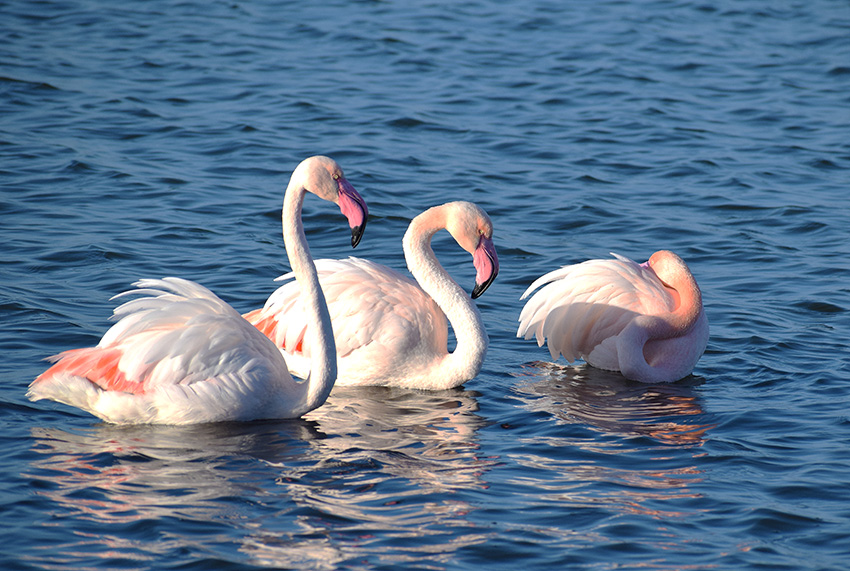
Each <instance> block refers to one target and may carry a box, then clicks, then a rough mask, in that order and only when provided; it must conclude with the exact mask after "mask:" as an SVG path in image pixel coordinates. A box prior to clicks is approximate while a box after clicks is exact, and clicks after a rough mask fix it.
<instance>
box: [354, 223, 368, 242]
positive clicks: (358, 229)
mask: <svg viewBox="0 0 850 571" xmlns="http://www.w3.org/2000/svg"><path fill="white" fill-rule="evenodd" d="M365 229H366V222H365V221H364V222H363V224H361V225H360V226H355V227H354V228H352V229H351V247H352V248H356V247H357V244H359V243H360V239H361V238H363V231H364V230H365Z"/></svg>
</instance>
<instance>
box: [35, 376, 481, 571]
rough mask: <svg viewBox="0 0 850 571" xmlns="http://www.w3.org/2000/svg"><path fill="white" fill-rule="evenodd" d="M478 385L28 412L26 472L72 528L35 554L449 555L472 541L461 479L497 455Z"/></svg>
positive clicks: (55, 558) (273, 560)
mask: <svg viewBox="0 0 850 571" xmlns="http://www.w3.org/2000/svg"><path fill="white" fill-rule="evenodd" d="M475 396H476V395H475V393H472V392H470V391H464V390H453V391H445V392H439V393H425V392H418V391H400V390H398V391H396V390H391V389H380V388H354V387H352V388H347V389H344V390H341V391H340V390H338V391H335V392H334V394H333V395H332V397H331V399H330V400H329V402H328V403H327V405H326V406H324V407H322V408H321V409H319V410H317V411H315V412H314V413H312V414H311V415H310V416H309V418H308V419H306V420H299V421H284V422H260V423H227V424H212V425H201V426H191V427H166V426H140V427H132V426H131V427H118V426H111V425H97V426H94V427H92V428H88V429H83V430H79V431H74V432H69V431H63V430H59V429H51V428H34V429H33V430H32V436H33V440H34V444H33V447H32V450H33V452H34V453H35V455H36V458H35V459H34V460H33V461H32V462H31V464H30V466H29V467H28V468H27V469H26V471H27V472H28V473H27V477H28V478H29V479H30V481H32V482H33V487H34V489H35V490H36V494H37V496H38V497H40V498H41V500H40V501H41V502H42V504H43V507H42V511H43V513H44V514H45V517H46V520H47V521H49V522H50V525H56V526H73V529H74V533H75V535H76V537H78V538H79V542H78V543H77V544H73V545H72V544H66V545H63V546H61V549H53V550H51V552H50V553H39V554H33V562H34V563H36V564H38V565H40V566H44V567H50V566H55V565H67V564H75V565H79V564H80V562H81V561H82V560H83V559H86V560H88V561H89V562H90V561H92V560H93V559H97V558H101V559H102V560H104V559H109V558H112V557H117V556H120V557H121V558H125V559H129V560H138V561H144V560H148V559H152V558H155V557H161V556H167V555H168V553H169V552H172V551H173V550H182V551H185V550H187V549H188V550H190V551H192V552H194V553H197V554H198V555H199V556H201V555H203V556H204V557H208V556H210V553H215V554H217V556H218V557H221V558H222V559H224V560H226V561H234V560H236V561H240V562H243V563H244V562H245V561H246V559H247V561H248V562H250V563H254V564H259V565H273V566H279V567H302V566H303V567H310V568H320V569H321V568H334V567H335V566H336V564H337V563H339V562H341V561H344V560H346V559H348V558H351V557H364V556H368V555H374V554H375V553H380V555H381V559H382V560H386V561H395V562H404V561H407V560H415V559H416V558H417V557H418V556H421V555H422V554H423V553H428V556H429V558H430V559H432V560H437V559H440V558H441V557H445V558H448V557H449V556H450V554H451V553H452V552H454V551H455V550H456V549H457V548H458V547H460V546H462V545H466V544H470V543H476V542H479V541H481V537H480V536H479V535H478V533H477V532H476V531H475V530H474V526H472V525H470V524H469V523H468V522H466V521H465V516H466V514H467V513H468V512H469V511H470V510H471V509H472V507H471V505H470V504H469V503H468V502H466V501H464V500H462V499H459V498H457V497H456V496H457V494H456V492H458V491H461V490H465V489H481V488H484V487H486V486H487V484H486V483H485V482H484V481H483V479H482V476H483V475H484V473H485V472H486V471H487V470H489V469H490V468H491V467H492V466H494V465H495V464H496V461H495V460H494V459H488V458H480V457H479V456H478V448H479V444H478V442H477V435H476V431H477V430H478V429H479V428H480V427H481V426H483V425H484V420H483V419H482V418H481V417H480V416H478V415H477V414H476V411H477V402H476V400H475ZM448 528H452V532H451V535H452V540H451V541H450V542H448V541H445V537H444V535H445V533H446V530H447V529H448ZM457 528H460V529H461V530H465V529H468V531H469V533H467V534H465V535H464V533H463V532H461V533H459V532H458V529H457ZM412 537H416V538H417V541H416V542H410V541H406V540H409V538H412ZM429 537H432V538H433V540H429V539H428V538H429ZM119 554H120V555H119Z"/></svg>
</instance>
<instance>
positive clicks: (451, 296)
mask: <svg viewBox="0 0 850 571" xmlns="http://www.w3.org/2000/svg"><path fill="white" fill-rule="evenodd" d="M445 227H446V209H445V208H444V207H439V206H438V207H434V208H432V209H430V210H429V211H427V212H426V213H424V214H422V215H420V216H417V217H416V218H415V219H414V220H413V222H411V224H410V226H409V227H408V229H407V232H406V233H405V234H404V239H403V240H402V246H403V248H404V258H405V260H406V261H407V267H408V269H409V270H410V273H411V274H413V277H414V278H416V281H417V282H419V285H420V286H421V287H422V289H423V290H424V291H425V293H427V294H428V295H430V296H431V298H432V299H433V300H434V301H435V302H436V303H437V305H438V306H439V307H440V309H442V310H443V313H445V314H446V317H447V318H448V320H449V322H450V323H451V325H452V329H454V332H455V338H456V339H457V347H456V348H455V350H454V351H453V352H452V353H448V352H447V353H446V354H445V356H443V357H442V358H441V359H440V360H439V362H438V363H437V366H436V368H435V370H433V373H432V374H431V375H429V376H432V378H434V379H438V380H439V383H440V384H441V385H444V386H445V387H454V386H457V385H459V384H461V383H462V382H464V381H466V380H468V379H471V378H472V377H474V376H475V375H477V374H478V371H480V370H481V365H482V363H483V362H484V355H485V354H486V353H487V344H488V339H487V332H486V331H485V330H484V323H483V322H482V320H481V314H480V313H479V312H478V308H477V307H476V306H475V303H474V302H473V301H472V299H471V298H470V297H469V295H467V293H466V292H465V291H464V290H463V289H462V288H461V287H460V286H459V285H458V284H457V282H455V281H454V280H453V279H452V278H451V276H450V275H449V274H448V272H446V270H445V269H444V268H443V266H441V265H440V262H439V261H437V257H436V256H435V255H434V250H433V249H431V237H432V236H433V235H434V234H436V233H437V231H439V230H440V229H443V228H445ZM435 388H436V387H435Z"/></svg>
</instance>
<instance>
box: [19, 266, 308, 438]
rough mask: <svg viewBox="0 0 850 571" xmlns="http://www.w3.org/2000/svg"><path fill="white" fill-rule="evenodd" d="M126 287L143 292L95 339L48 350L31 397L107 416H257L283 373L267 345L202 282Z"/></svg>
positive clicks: (131, 419)
mask: <svg viewBox="0 0 850 571" xmlns="http://www.w3.org/2000/svg"><path fill="white" fill-rule="evenodd" d="M134 285H136V286H137V288H138V289H135V290H131V291H128V292H124V293H123V294H119V296H123V295H129V294H137V295H142V296H143V297H139V298H135V299H132V300H130V301H127V302H125V303H123V304H122V305H120V306H118V307H117V308H116V309H115V310H114V318H115V319H116V320H117V322H116V323H115V324H114V325H113V326H112V327H111V328H110V329H109V330H108V331H107V332H106V334H105V335H104V336H103V338H102V339H101V341H100V342H99V343H98V345H97V346H95V347H89V348H84V349H75V350H71V351H66V352H64V353H60V354H59V355H56V356H54V357H53V358H52V359H51V360H53V361H54V364H53V366H52V367H50V368H49V369H48V370H47V371H45V372H44V373H42V374H41V375H39V376H38V377H37V378H36V379H35V380H34V381H33V382H32V384H31V385H30V388H29V392H28V396H29V397H30V398H31V399H33V400H38V399H42V398H51V399H54V400H57V401H59V402H64V403H66V404H70V405H72V406H77V407H79V408H82V409H84V410H87V411H89V412H91V413H92V414H95V415H97V416H99V417H101V418H103V419H105V420H108V421H112V422H169V423H176V424H179V423H187V422H203V421H214V420H225V419H226V420H247V419H249V418H257V417H258V416H257V415H261V414H262V406H263V405H262V402H263V400H264V399H267V398H268V397H269V393H271V392H272V389H273V387H272V386H271V385H272V384H273V383H274V384H276V385H277V384H278V383H279V382H280V381H281V380H283V381H285V380H286V379H291V377H290V376H289V373H288V371H287V369H286V366H285V363H284V360H283V358H282V357H281V355H280V352H279V351H278V350H277V348H276V347H275V346H274V344H272V343H270V342H269V340H268V338H266V337H265V336H264V335H262V334H260V333H259V332H258V331H257V330H256V329H255V328H254V327H252V326H251V325H250V324H249V323H248V322H247V321H245V320H244V319H243V318H242V317H241V316H240V315H239V313H238V312H237V311H236V310H234V309H233V308H232V307H231V306H229V305H228V304H227V303H225V302H224V301H222V300H221V299H220V298H218V297H217V296H216V295H215V294H213V293H212V292H211V291H209V290H208V289H206V288H205V287H203V286H201V285H199V284H196V283H194V282H191V281H188V280H183V279H178V278H165V279H162V280H142V281H139V282H137V283H136V284H134ZM119 296H116V297H119ZM266 385H268V386H267V387H266ZM277 390H280V387H279V386H278V388H277Z"/></svg>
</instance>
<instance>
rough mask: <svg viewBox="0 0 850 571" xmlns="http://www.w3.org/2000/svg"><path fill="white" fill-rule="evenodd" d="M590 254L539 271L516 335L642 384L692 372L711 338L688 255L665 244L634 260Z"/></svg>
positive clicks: (672, 379) (556, 353) (667, 379)
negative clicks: (592, 257)
mask: <svg viewBox="0 0 850 571" xmlns="http://www.w3.org/2000/svg"><path fill="white" fill-rule="evenodd" d="M614 256H615V257H616V259H614V260H607V259H606V260H588V261H586V262H582V263H580V264H575V265H572V266H564V267H563V268H561V269H559V270H555V271H553V272H549V273H548V274H545V275H544V276H542V277H540V278H538V279H537V280H536V281H535V282H534V283H532V284H531V286H530V287H529V288H528V289H527V290H526V291H525V293H524V294H522V297H520V299H525V298H526V297H527V296H528V295H529V294H530V293H531V292H533V291H534V290H535V289H537V288H539V287H541V286H543V287H542V288H541V289H540V291H538V292H537V293H535V294H534V295H533V296H532V297H531V299H529V300H528V302H527V303H526V304H525V307H523V309H522V313H521V314H520V317H519V322H520V325H519V329H518V330H517V337H524V338H525V339H531V337H533V336H536V337H537V344H538V346H542V345H543V343H544V342H545V340H546V339H547V338H548V346H549V352H550V353H551V355H552V359H557V358H558V355H563V356H564V358H565V359H566V360H567V361H568V362H571V363H572V362H573V361H574V360H575V359H577V358H583V359H584V360H585V361H587V363H588V364H590V365H592V366H594V367H598V368H600V369H607V370H610V371H619V372H620V373H622V374H623V376H625V377H626V378H628V379H631V380H635V381H641V382H644V383H668V382H673V381H677V380H679V379H681V378H683V377H686V376H687V375H689V374H690V373H691V371H693V368H694V365H696V363H697V361H698V360H699V358H700V356H701V355H702V354H703V352H704V351H705V347H706V344H707V343H708V318H707V317H706V315H705V310H704V309H703V306H702V293H701V292H700V289H699V286H698V285H697V282H696V280H695V279H694V276H693V274H691V271H690V270H689V269H688V266H687V265H686V264H685V262H684V261H683V260H682V258H680V257H679V256H677V255H676V254H674V253H673V252H670V251H667V250H661V251H659V252H655V253H654V254H653V255H652V257H650V258H649V261H648V262H645V263H643V264H637V263H635V262H633V261H631V260H629V259H628V258H625V257H623V256H618V255H616V254H614Z"/></svg>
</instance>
